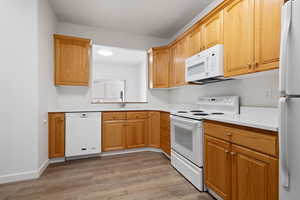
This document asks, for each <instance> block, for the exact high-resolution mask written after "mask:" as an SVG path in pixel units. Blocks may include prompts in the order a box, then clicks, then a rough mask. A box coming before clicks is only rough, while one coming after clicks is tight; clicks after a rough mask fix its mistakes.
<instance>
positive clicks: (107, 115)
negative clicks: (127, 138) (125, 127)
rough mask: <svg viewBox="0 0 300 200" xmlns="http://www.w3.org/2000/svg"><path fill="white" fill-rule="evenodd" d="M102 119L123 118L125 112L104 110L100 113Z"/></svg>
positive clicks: (124, 117)
mask: <svg viewBox="0 0 300 200" xmlns="http://www.w3.org/2000/svg"><path fill="white" fill-rule="evenodd" d="M102 118H103V121H110V120H125V119H126V112H104V113H103V114H102Z"/></svg>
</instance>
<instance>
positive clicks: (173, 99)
mask: <svg viewBox="0 0 300 200" xmlns="http://www.w3.org/2000/svg"><path fill="white" fill-rule="evenodd" d="M278 82H279V81H278V72H277V71H274V72H272V73H268V74H265V75H263V76H256V77H252V78H247V79H241V80H230V81H224V82H219V83H213V84H208V85H203V86H199V85H195V86H194V85H191V86H184V87H181V88H177V89H173V90H170V92H169V103H170V104H189V103H195V102H196V101H197V99H198V97H202V96H208V97H209V96H232V95H236V96H240V100H241V102H240V104H241V106H263V107H277V105H278V98H279V91H278V84H279V83H278Z"/></svg>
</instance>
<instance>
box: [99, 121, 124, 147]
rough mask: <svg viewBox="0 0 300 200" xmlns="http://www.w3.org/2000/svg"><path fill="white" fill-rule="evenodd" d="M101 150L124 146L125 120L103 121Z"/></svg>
mask: <svg viewBox="0 0 300 200" xmlns="http://www.w3.org/2000/svg"><path fill="white" fill-rule="evenodd" d="M102 126H103V129H102V150H103V151H104V152H106V151H113V150H123V149H125V148H126V141H125V139H126V138H125V134H126V121H125V120H121V121H119V120H116V121H103V123H102Z"/></svg>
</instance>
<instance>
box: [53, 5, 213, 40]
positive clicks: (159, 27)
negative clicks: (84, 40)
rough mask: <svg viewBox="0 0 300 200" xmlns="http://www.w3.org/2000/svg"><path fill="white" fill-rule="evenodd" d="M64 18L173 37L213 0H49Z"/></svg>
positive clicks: (133, 31)
mask: <svg viewBox="0 0 300 200" xmlns="http://www.w3.org/2000/svg"><path fill="white" fill-rule="evenodd" d="M49 1H50V2H51V4H52V6H53V9H54V12H55V13H56V15H57V17H58V19H59V20H60V21H63V22H69V23H74V24H81V25H87V26H94V27H101V28H107V29H111V30H115V31H121V32H128V33H135V34H141V35H148V36H155V37H161V38H169V37H171V36H173V35H174V34H175V33H176V32H177V31H179V30H180V28H182V27H183V26H184V25H186V24H187V23H188V22H189V21H190V20H191V19H193V18H194V17H195V16H196V15H197V14H198V13H200V12H201V11H202V10H203V9H204V8H205V7H206V6H207V5H208V4H209V3H210V2H212V1H211V0H49Z"/></svg>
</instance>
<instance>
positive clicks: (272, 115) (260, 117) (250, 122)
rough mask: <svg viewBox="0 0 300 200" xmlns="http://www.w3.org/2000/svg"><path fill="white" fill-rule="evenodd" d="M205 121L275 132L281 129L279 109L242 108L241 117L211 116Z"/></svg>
mask: <svg viewBox="0 0 300 200" xmlns="http://www.w3.org/2000/svg"><path fill="white" fill-rule="evenodd" d="M205 119H208V120H214V121H219V122H225V123H231V124H236V125H241V126H248V127H252V128H259V129H264V130H270V131H275V132H277V131H278V127H279V118H278V109H277V108H256V107H241V113H240V115H210V116H206V117H205Z"/></svg>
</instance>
